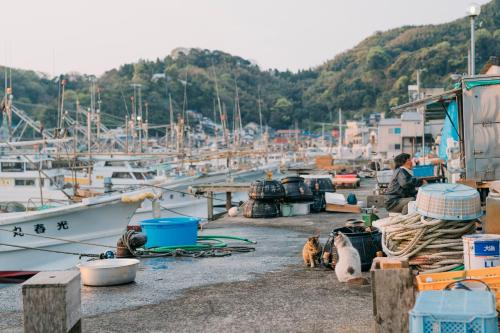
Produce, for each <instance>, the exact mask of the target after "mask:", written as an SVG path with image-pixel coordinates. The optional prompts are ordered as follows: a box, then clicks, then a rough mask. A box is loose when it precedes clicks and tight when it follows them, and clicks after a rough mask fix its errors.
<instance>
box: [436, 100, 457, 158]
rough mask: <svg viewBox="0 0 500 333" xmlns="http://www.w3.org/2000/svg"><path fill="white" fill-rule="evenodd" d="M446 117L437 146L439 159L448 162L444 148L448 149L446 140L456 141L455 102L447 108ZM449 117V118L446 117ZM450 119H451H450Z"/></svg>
mask: <svg viewBox="0 0 500 333" xmlns="http://www.w3.org/2000/svg"><path fill="white" fill-rule="evenodd" d="M447 111H448V115H447V116H446V118H445V119H444V125H443V129H442V130H441V143H440V144H439V158H441V159H443V160H444V161H447V160H448V156H446V148H447V147H448V143H447V141H448V138H452V139H453V140H455V141H458V132H457V129H458V109H457V102H456V101H453V102H451V103H450V104H449V105H448V107H447ZM448 116H449V117H448ZM450 118H451V119H450Z"/></svg>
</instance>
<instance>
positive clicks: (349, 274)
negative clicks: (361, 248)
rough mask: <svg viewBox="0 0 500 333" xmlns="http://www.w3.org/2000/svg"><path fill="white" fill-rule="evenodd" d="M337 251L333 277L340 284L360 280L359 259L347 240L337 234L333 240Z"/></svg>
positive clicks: (345, 237) (344, 236)
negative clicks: (335, 277) (334, 276)
mask: <svg viewBox="0 0 500 333" xmlns="http://www.w3.org/2000/svg"><path fill="white" fill-rule="evenodd" d="M334 245H335V248H336V249H337V254H338V262H337V264H336V265H335V275H337V279H338V280H339V281H340V282H347V281H349V280H352V279H358V278H361V258H360V257H359V253H358V250H356V249H355V248H354V247H353V246H352V244H351V241H350V240H349V238H347V236H346V235H344V234H343V233H341V232H339V233H338V234H337V235H336V236H335V240H334Z"/></svg>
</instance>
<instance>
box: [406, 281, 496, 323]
mask: <svg viewBox="0 0 500 333" xmlns="http://www.w3.org/2000/svg"><path fill="white" fill-rule="evenodd" d="M495 307H496V305H495V295H493V294H492V293H491V292H489V291H465V290H449V291H437V290H432V291H424V292H421V293H420V295H419V296H418V298H417V301H416V303H415V307H414V308H413V310H411V311H410V333H435V332H438V333H458V332H464V333H496V332H498V318H497V311H496V309H495Z"/></svg>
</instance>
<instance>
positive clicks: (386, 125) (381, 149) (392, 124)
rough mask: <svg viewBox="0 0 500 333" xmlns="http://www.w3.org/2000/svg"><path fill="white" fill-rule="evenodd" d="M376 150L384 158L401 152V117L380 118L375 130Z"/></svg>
mask: <svg viewBox="0 0 500 333" xmlns="http://www.w3.org/2000/svg"><path fill="white" fill-rule="evenodd" d="M377 152H378V153H379V154H380V155H381V156H382V157H385V158H392V157H394V156H396V155H398V154H401V119H398V118H385V119H380V122H379V123H378V131H377Z"/></svg>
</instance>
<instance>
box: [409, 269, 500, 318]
mask: <svg viewBox="0 0 500 333" xmlns="http://www.w3.org/2000/svg"><path fill="white" fill-rule="evenodd" d="M463 279H476V280H481V281H483V282H484V283H486V284H487V285H488V287H490V289H491V291H492V292H494V293H495V296H496V302H497V309H498V310H500V267H492V268H482V269H471V270H468V271H456V272H443V273H427V274H419V275H417V277H416V281H417V290H418V291H425V290H443V289H444V288H445V287H446V286H447V285H449V284H450V283H452V282H456V281H460V280H463Z"/></svg>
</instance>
